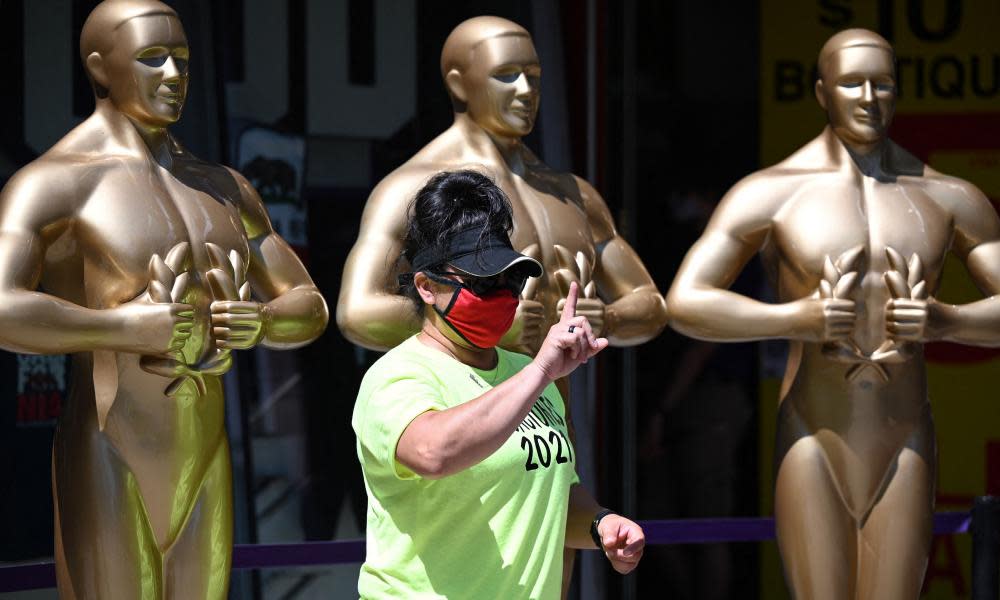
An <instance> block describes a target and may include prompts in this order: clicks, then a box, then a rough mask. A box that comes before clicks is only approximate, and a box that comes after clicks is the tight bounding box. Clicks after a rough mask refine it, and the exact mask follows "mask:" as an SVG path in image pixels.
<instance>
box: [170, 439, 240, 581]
mask: <svg viewBox="0 0 1000 600" xmlns="http://www.w3.org/2000/svg"><path fill="white" fill-rule="evenodd" d="M232 494H233V484H232V469H231V467H230V464H229V444H228V443H227V442H225V441H223V442H222V443H220V444H219V447H218V449H217V450H216V452H215V456H213V457H212V462H211V463H210V464H209V466H208V469H207V470H206V471H205V477H204V479H203V480H202V483H201V489H200V490H199V492H198V495H197V496H195V498H194V503H193V505H192V506H191V511H190V513H189V514H188V517H187V520H186V521H185V523H184V526H183V528H182V530H181V533H180V534H179V535H178V536H177V540H176V541H175V542H174V544H173V546H171V547H170V549H169V550H168V551H167V553H166V555H165V556H164V560H163V565H164V567H163V568H164V575H163V577H164V580H165V582H166V594H165V598H168V599H176V600H181V599H189V598H198V599H199V600H221V599H224V598H225V597H226V594H227V592H228V590H229V570H230V567H231V565H232V550H233V501H232V498H233V496H232Z"/></svg>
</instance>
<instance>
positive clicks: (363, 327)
mask: <svg viewBox="0 0 1000 600" xmlns="http://www.w3.org/2000/svg"><path fill="white" fill-rule="evenodd" d="M417 187H419V186H416V187H415V186H411V185H409V184H408V180H407V179H405V178H401V179H396V178H395V177H394V176H390V177H389V178H387V179H386V180H383V182H382V183H380V184H379V185H378V186H377V187H376V188H375V190H373V191H372V194H371V196H370V197H369V198H368V202H367V204H365V210H364V214H363V215H362V217H361V228H360V230H359V232H358V239H357V241H356V242H355V243H354V247H353V248H351V252H350V254H348V255H347V262H346V263H345V265H344V275H343V280H342V282H341V285H340V297H339V298H338V299H337V326H338V327H339V328H340V331H341V333H343V334H344V337H346V338H347V339H349V340H350V341H352V342H354V343H355V344H358V345H359V346H364V347H365V348H370V349H373V350H388V349H389V348H392V347H394V346H396V345H398V344H399V343H400V342H402V341H403V340H405V339H406V338H408V337H410V336H411V335H413V334H415V333H417V332H418V331H420V324H421V319H420V315H419V314H418V313H417V311H415V310H414V308H413V303H412V302H411V301H410V300H409V299H408V298H406V297H404V296H401V295H399V294H398V293H397V290H398V282H397V280H396V276H397V271H398V266H397V264H398V263H397V261H398V260H399V257H400V255H401V254H402V251H403V237H404V235H405V232H406V223H407V209H408V206H409V202H410V200H411V199H412V197H413V195H414V191H415V190H416V189H417Z"/></svg>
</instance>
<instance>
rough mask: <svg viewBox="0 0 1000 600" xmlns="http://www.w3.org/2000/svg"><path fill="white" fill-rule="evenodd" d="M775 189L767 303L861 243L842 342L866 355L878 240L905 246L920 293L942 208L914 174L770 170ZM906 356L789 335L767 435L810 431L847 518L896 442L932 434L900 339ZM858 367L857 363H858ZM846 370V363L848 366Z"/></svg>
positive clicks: (915, 360) (933, 266) (914, 360)
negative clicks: (890, 176) (843, 354)
mask: <svg viewBox="0 0 1000 600" xmlns="http://www.w3.org/2000/svg"><path fill="white" fill-rule="evenodd" d="M777 177H779V178H794V179H793V180H792V181H789V180H787V179H785V180H784V181H782V182H781V189H783V190H786V196H787V197H786V198H785V199H783V201H782V203H781V207H780V209H779V211H778V212H777V214H776V217H775V220H774V225H773V228H772V233H771V237H770V239H769V241H768V246H767V248H766V251H765V260H767V261H769V262H770V263H771V264H770V265H769V267H770V268H771V270H772V272H774V273H776V274H777V288H778V290H777V293H778V296H779V301H781V302H788V301H792V300H796V299H798V298H802V297H806V296H809V295H812V294H813V293H814V292H815V291H816V290H817V289H818V288H819V286H820V280H821V279H822V278H823V265H824V262H825V260H826V258H827V257H829V258H830V260H831V261H832V262H834V263H836V262H837V259H838V258H839V257H840V256H841V255H843V254H844V253H846V252H848V251H850V250H852V249H854V248H857V247H859V246H860V247H862V248H863V251H862V255H861V257H860V259H859V260H858V262H857V265H856V270H857V271H858V276H859V280H858V284H857V285H855V287H854V290H853V292H852V293H851V294H850V295H849V298H850V299H851V300H854V301H855V303H856V307H857V321H856V323H855V327H854V332H853V333H852V335H851V340H852V341H853V342H854V343H856V345H857V347H858V348H859V349H860V350H861V351H862V353H863V354H864V355H866V356H870V355H871V354H872V353H873V352H874V351H875V350H876V349H877V348H878V347H879V346H880V345H881V344H883V342H885V340H886V333H885V306H886V303H887V302H888V300H889V299H890V298H891V296H890V293H889V290H888V287H887V285H886V283H885V282H884V279H883V275H884V273H885V272H886V271H888V270H890V269H891V268H892V267H891V266H890V261H889V259H888V257H887V254H886V248H887V247H889V248H893V249H895V250H896V251H898V252H899V254H901V255H902V256H903V257H904V258H905V259H906V260H907V261H908V260H910V258H911V257H912V256H913V255H914V254H916V255H917V256H918V257H919V262H920V264H921V268H922V271H923V277H922V278H923V280H924V281H925V285H926V286H927V289H928V290H929V292H930V293H931V294H933V293H934V292H935V291H936V290H937V287H938V285H939V281H940V275H941V270H942V268H943V263H944V258H945V255H946V253H947V251H948V249H949V247H950V244H951V232H952V223H951V218H950V215H949V214H948V213H947V212H946V211H945V210H944V209H942V208H941V206H940V204H939V203H938V202H937V201H936V200H935V199H934V197H933V196H932V193H933V192H932V190H933V188H932V187H931V186H928V185H927V181H926V180H925V179H924V178H923V177H913V176H900V177H898V178H897V179H896V180H895V181H887V182H879V181H876V180H875V179H873V178H870V177H861V176H860V175H858V174H857V173H854V172H846V171H844V170H839V171H837V170H835V171H830V170H818V171H817V172H815V173H798V174H794V175H780V176H777ZM901 349H902V351H903V353H904V354H905V355H906V356H908V357H909V358H908V360H906V361H904V362H902V363H898V364H889V363H886V364H882V365H881V366H882V367H883V368H884V371H883V373H884V376H883V375H880V374H879V371H878V369H877V368H876V367H874V366H870V365H865V364H864V363H863V362H854V363H851V362H839V361H837V360H833V359H831V358H830V356H831V354H830V352H829V345H827V347H826V351H824V345H823V344H804V343H793V344H792V356H791V358H790V360H789V367H788V372H786V377H785V383H784V385H783V390H784V392H783V396H782V407H781V413H782V419H781V421H782V422H781V423H780V425H779V444H782V443H783V444H785V445H788V444H791V443H793V442H794V440H795V439H798V438H799V437H801V436H802V435H815V436H816V437H817V438H818V439H819V441H820V443H821V445H822V446H823V448H824V449H825V451H826V453H827V459H828V461H829V465H830V467H831V469H832V471H833V475H834V479H835V480H836V481H837V483H838V486H839V487H840V488H841V492H842V493H843V495H844V498H845V501H846V502H847V503H848V505H849V508H850V509H851V510H852V511H854V512H855V514H856V515H860V514H862V513H863V512H864V511H865V510H867V508H868V507H869V506H870V504H871V502H874V501H875V497H876V495H877V493H878V490H879V489H880V486H881V485H882V483H883V482H884V481H885V477H886V474H887V472H888V469H889V468H890V465H891V462H892V461H893V459H894V458H895V456H896V455H897V454H898V452H899V451H900V450H901V449H902V448H903V447H904V446H905V445H908V444H909V445H912V446H915V447H919V448H921V449H923V450H927V451H929V448H931V447H932V445H933V431H932V425H931V421H930V417H929V408H928V405H927V389H926V376H925V371H924V363H923V357H922V351H921V349H920V348H919V346H914V345H910V344H908V345H905V346H902V347H901ZM859 364H860V365H861V366H860V367H859V366H858V365H859ZM852 369H854V370H855V371H856V372H855V373H853V376H852Z"/></svg>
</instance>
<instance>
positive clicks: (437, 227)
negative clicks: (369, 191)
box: [400, 170, 513, 312]
mask: <svg viewBox="0 0 1000 600" xmlns="http://www.w3.org/2000/svg"><path fill="white" fill-rule="evenodd" d="M409 215H410V220H409V222H408V223H407V225H406V237H405V238H404V240H403V256H402V258H405V259H406V260H407V261H409V262H410V263H411V264H412V262H413V257H414V256H416V254H417V253H418V252H420V251H421V250H424V249H426V248H431V247H435V246H436V247H444V245H445V244H446V243H447V241H448V239H449V238H450V237H452V236H453V235H455V234H456V233H458V232H460V231H464V230H467V229H474V228H477V227H478V228H480V229H481V230H482V235H481V236H480V238H481V239H482V238H485V237H486V234H487V233H489V232H491V231H492V232H498V231H502V232H504V233H505V234H508V235H509V234H510V231H511V229H512V228H513V220H512V209H511V206H510V200H508V199H507V194H505V193H504V192H503V190H501V189H500V188H499V187H497V185H496V184H495V183H493V180H492V179H490V178H489V177H487V176H486V175H483V174H482V173H478V172H476V171H468V170H462V171H442V172H441V173H438V174H437V175H435V176H434V177H431V179H430V181H428V182H427V184H426V185H424V187H422V188H420V191H419V192H417V195H416V197H415V198H414V199H413V202H412V203H411V204H410V209H409ZM431 266H432V267H434V268H437V267H441V266H443V265H431ZM400 292H401V293H402V294H403V295H405V296H407V297H409V298H410V299H411V300H412V301H413V303H414V305H415V307H416V308H417V310H418V312H419V311H422V309H423V304H424V303H423V300H422V299H421V298H420V295H419V294H418V293H417V289H416V287H414V285H413V279H412V278H407V279H406V281H405V283H403V284H402V285H401V286H400Z"/></svg>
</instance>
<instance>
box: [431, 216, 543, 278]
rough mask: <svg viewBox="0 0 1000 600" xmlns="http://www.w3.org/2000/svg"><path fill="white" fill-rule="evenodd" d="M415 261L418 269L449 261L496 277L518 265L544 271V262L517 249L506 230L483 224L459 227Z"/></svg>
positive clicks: (463, 269)
mask: <svg viewBox="0 0 1000 600" xmlns="http://www.w3.org/2000/svg"><path fill="white" fill-rule="evenodd" d="M411 263H412V265H413V267H412V268H413V272H414V273H416V272H417V271H425V270H427V269H431V268H434V267H437V266H439V265H444V264H449V265H451V266H452V267H454V268H455V269H458V270H459V271H461V272H463V273H467V274H469V275H473V276H475V277H492V276H494V275H497V274H499V273H502V272H504V271H506V270H507V269H510V268H511V267H515V266H516V267H518V268H519V269H524V273H526V274H527V275H528V276H529V277H538V276H539V275H541V274H542V265H541V263H539V262H538V261H537V260H535V259H533V258H531V257H530V256H525V255H523V254H521V253H520V252H516V251H514V247H513V246H511V244H510V237H508V236H507V234H506V232H503V231H487V232H485V233H484V232H483V230H482V228H480V227H474V228H472V229H465V230H462V231H459V232H458V233H457V234H455V235H453V236H451V238H449V239H448V241H447V242H445V244H444V245H443V246H433V247H430V248H424V249H423V250H421V251H420V252H417V254H416V256H414V257H413V260H412V261H411Z"/></svg>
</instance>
